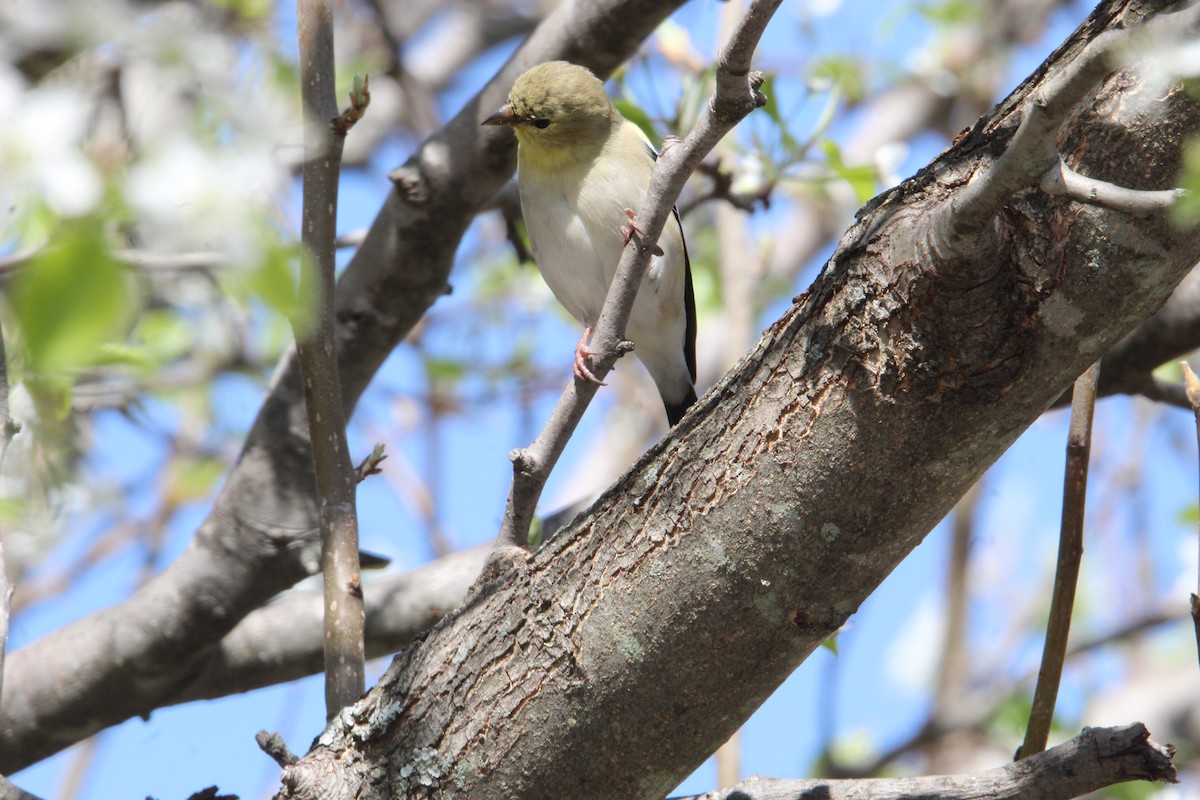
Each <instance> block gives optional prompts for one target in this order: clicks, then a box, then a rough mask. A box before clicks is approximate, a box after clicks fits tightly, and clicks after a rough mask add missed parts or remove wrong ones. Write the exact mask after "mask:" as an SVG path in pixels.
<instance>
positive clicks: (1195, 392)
mask: <svg viewBox="0 0 1200 800" xmlns="http://www.w3.org/2000/svg"><path fill="white" fill-rule="evenodd" d="M1183 381H1184V386H1185V391H1186V392H1187V399H1188V402H1189V403H1190V404H1191V406H1192V412H1193V413H1194V414H1195V415H1196V441H1197V442H1198V443H1200V378H1197V377H1196V373H1194V372H1192V367H1191V365H1189V364H1188V363H1187V362H1186V361H1184V362H1183ZM1196 541H1197V547H1198V548H1200V536H1197V539H1196ZM1196 563H1197V570H1198V573H1197V575H1196V585H1197V587H1198V588H1197V590H1196V591H1195V592H1193V593H1192V595H1191V597H1190V598H1189V599H1190V601H1191V610H1192V625H1193V626H1194V627H1195V629H1196V656H1197V658H1200V553H1198V554H1197V562H1196Z"/></svg>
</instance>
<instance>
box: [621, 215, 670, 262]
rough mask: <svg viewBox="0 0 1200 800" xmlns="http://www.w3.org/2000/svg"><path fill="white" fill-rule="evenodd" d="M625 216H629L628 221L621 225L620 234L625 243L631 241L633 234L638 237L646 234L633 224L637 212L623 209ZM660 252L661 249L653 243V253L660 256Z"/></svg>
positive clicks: (661, 252)
mask: <svg viewBox="0 0 1200 800" xmlns="http://www.w3.org/2000/svg"><path fill="white" fill-rule="evenodd" d="M625 216H627V217H629V221H628V222H626V223H623V224H622V225H621V236H622V237H623V238H624V240H625V244H629V243H630V242H631V241H633V237H634V236H636V237H638V238H639V239H641V238H643V237H644V236H645V235H646V234H645V233H643V232H642V229H641V228H639V227H638V226H637V225H634V224H633V221H634V219H636V218H637V214H635V213H633V209H632V208H627V209H625ZM662 254H663V249H662V248H661V247H659V246H658V245H657V244H656V245H654V255H656V256H661V255H662Z"/></svg>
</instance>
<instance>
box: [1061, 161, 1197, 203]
mask: <svg viewBox="0 0 1200 800" xmlns="http://www.w3.org/2000/svg"><path fill="white" fill-rule="evenodd" d="M1041 187H1042V191H1043V192H1046V193H1047V194H1061V195H1066V196H1067V197H1070V198H1071V199H1072V200H1078V201H1079V202H1080V203H1087V204H1088V205H1094V206H1101V207H1103V208H1108V209H1112V210H1113V211H1123V212H1125V213H1126V214H1130V215H1132V216H1135V217H1148V216H1150V215H1151V214H1161V213H1163V212H1164V211H1170V210H1171V206H1173V205H1175V201H1177V200H1179V199H1180V198H1181V197H1184V196H1186V195H1187V190H1185V189H1162V190H1160V191H1147V190H1141V189H1129V188H1126V187H1124V186H1117V185H1116V184H1115V183H1109V182H1108V181H1102V180H1097V179H1096V178H1089V177H1087V176H1086V175H1080V174H1079V173H1078V172H1076V171H1075V170H1073V169H1071V168H1070V167H1068V166H1067V165H1066V164H1065V163H1064V162H1063V161H1062V159H1061V158H1060V159H1059V160H1058V163H1057V164H1055V165H1054V166H1052V167H1051V168H1050V169H1048V170H1047V171H1046V174H1045V175H1043V176H1042V183H1041Z"/></svg>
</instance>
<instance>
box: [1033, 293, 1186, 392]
mask: <svg viewBox="0 0 1200 800" xmlns="http://www.w3.org/2000/svg"><path fill="white" fill-rule="evenodd" d="M1197 348H1200V270H1198V269H1193V270H1192V271H1191V272H1189V273H1188V275H1187V277H1185V278H1184V279H1183V281H1182V282H1181V283H1180V284H1179V285H1178V286H1177V287H1175V291H1174V292H1172V293H1171V296H1170V298H1168V299H1167V302H1166V303H1164V304H1163V307H1162V308H1160V309H1159V310H1158V311H1156V312H1155V314H1154V316H1152V317H1150V319H1148V320H1146V321H1145V322H1143V323H1142V324H1141V325H1139V326H1138V327H1137V328H1136V329H1135V330H1134V331H1133V332H1131V333H1130V334H1129V335H1128V336H1126V337H1125V338H1123V339H1122V340H1121V341H1120V342H1118V343H1117V344H1115V345H1114V346H1113V347H1112V348H1111V349H1110V350H1109V351H1108V352H1107V353H1105V354H1104V358H1103V359H1102V360H1101V362H1100V383H1099V385H1098V388H1097V391H1098V393H1099V395H1100V396H1101V397H1107V396H1109V395H1113V394H1137V395H1142V396H1144V397H1147V398H1149V399H1151V400H1154V401H1156V402H1162V403H1169V404H1171V405H1174V406H1177V407H1180V408H1190V405H1189V404H1188V401H1187V397H1186V396H1185V395H1184V391H1183V387H1181V386H1179V385H1177V384H1170V383H1167V382H1165V381H1162V380H1159V379H1158V378H1156V377H1155V376H1154V374H1153V373H1154V370H1156V369H1158V368H1159V367H1160V366H1162V365H1163V364H1165V363H1167V362H1168V361H1174V360H1177V359H1179V358H1182V357H1183V356H1185V355H1187V354H1188V353H1190V352H1192V351H1193V350H1196V349H1197ZM1070 402H1071V393H1070V392H1069V391H1068V392H1064V393H1063V394H1062V396H1060V397H1059V398H1057V399H1056V400H1055V401H1054V406H1056V407H1061V406H1065V405H1067V404H1068V403H1070Z"/></svg>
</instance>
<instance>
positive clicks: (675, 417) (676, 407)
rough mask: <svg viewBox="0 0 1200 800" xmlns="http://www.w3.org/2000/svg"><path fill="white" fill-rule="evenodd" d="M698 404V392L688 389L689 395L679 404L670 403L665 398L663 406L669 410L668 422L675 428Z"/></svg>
mask: <svg viewBox="0 0 1200 800" xmlns="http://www.w3.org/2000/svg"><path fill="white" fill-rule="evenodd" d="M695 402H696V390H695V389H693V388H692V387H690V386H689V387H688V392H687V395H685V396H684V398H683V399H682V400H680V401H679V402H678V403H669V402H667V400H666V398H663V405H664V406H666V408H667V422H669V423H671V427H672V428H674V427H675V423H677V422H679V420H681V419H683V415H684V414H686V413H687V410H688V409H689V408H691V407H692V405H693V404H694V403H695Z"/></svg>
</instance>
